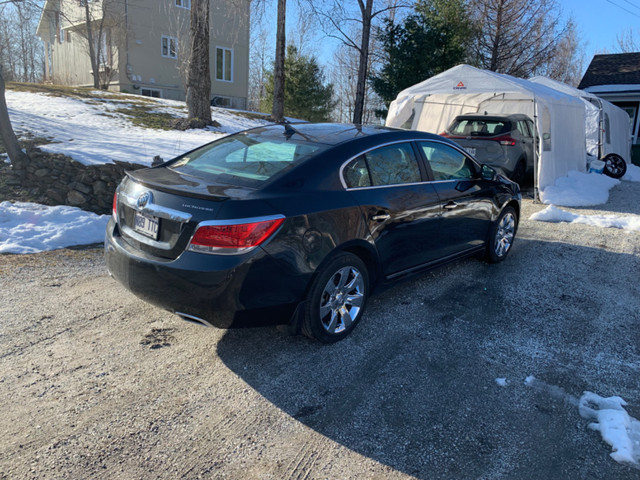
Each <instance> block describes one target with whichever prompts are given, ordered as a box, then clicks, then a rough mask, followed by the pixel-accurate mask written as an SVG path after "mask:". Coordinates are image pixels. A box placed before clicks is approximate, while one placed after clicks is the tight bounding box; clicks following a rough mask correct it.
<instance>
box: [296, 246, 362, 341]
mask: <svg viewBox="0 0 640 480" xmlns="http://www.w3.org/2000/svg"><path fill="white" fill-rule="evenodd" d="M368 296H369V272H368V270H367V266H366V265H365V263H364V262H363V261H362V260H361V259H360V258H359V257H358V256H356V255H354V254H352V253H348V252H344V253H341V254H339V255H337V256H336V257H334V258H332V259H331V260H330V261H329V262H328V263H327V264H326V265H324V266H323V267H321V269H320V270H319V271H318V274H317V275H316V277H315V278H314V280H313V281H312V284H311V288H310V289H309V293H308V295H307V303H306V307H305V313H304V318H303V320H302V333H303V334H305V335H306V336H307V337H310V338H313V339H315V340H318V341H320V342H322V343H334V342H337V341H338V340H342V339H343V338H344V337H346V336H347V335H349V333H351V331H352V330H353V329H354V328H355V327H356V325H357V324H358V322H359V321H360V318H362V312H363V311H364V307H365V304H366V302H367V298H368Z"/></svg>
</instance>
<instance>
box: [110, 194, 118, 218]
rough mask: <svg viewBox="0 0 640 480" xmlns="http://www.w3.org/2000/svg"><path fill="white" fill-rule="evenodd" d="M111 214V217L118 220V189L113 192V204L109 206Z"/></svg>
mask: <svg viewBox="0 0 640 480" xmlns="http://www.w3.org/2000/svg"><path fill="white" fill-rule="evenodd" d="M111 215H112V216H113V219H114V220H115V221H116V222H117V221H118V191H117V190H116V191H115V192H114V194H113V205H112V206H111Z"/></svg>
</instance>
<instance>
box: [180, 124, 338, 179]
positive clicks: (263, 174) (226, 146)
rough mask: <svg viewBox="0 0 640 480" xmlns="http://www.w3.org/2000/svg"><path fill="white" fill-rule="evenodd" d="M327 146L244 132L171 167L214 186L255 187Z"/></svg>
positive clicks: (191, 154) (184, 157) (182, 159)
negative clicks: (215, 184) (221, 184)
mask: <svg viewBox="0 0 640 480" xmlns="http://www.w3.org/2000/svg"><path fill="white" fill-rule="evenodd" d="M326 148H327V147H326V146H325V145H319V144H314V143H307V142H300V141H295V140H291V139H288V140H287V139H286V138H282V139H276V138H273V137H263V136H261V135H259V134H252V133H241V134H237V135H231V136H229V137H225V138H223V139H221V140H218V141H216V142H213V143H210V144H208V145H205V146H204V147H201V148H199V149H197V150H194V151H192V152H189V153H187V154H185V155H184V156H182V157H179V158H178V159H177V160H176V161H175V162H174V163H173V164H172V165H169V168H171V169H173V170H175V171H177V172H180V173H184V174H187V175H193V176H197V177H198V178H203V179H206V180H210V181H212V182H214V183H227V184H233V185H241V186H247V187H256V186H259V185H260V184H261V183H264V182H266V181H267V180H269V179H270V178H272V177H273V176H275V175H276V174H278V173H279V172H281V171H282V170H284V169H285V168H287V167H290V166H292V165H295V164H298V163H301V162H302V161H304V160H306V159H308V158H309V157H311V156H312V155H315V154H317V153H318V152H320V151H322V150H324V149H326Z"/></svg>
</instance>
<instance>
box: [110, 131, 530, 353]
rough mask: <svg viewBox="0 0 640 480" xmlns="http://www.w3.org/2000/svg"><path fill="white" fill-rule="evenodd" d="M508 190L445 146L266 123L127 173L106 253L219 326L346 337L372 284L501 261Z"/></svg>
mask: <svg viewBox="0 0 640 480" xmlns="http://www.w3.org/2000/svg"><path fill="white" fill-rule="evenodd" d="M520 200H521V196H520V191H519V188H518V185H517V184H515V183H513V182H511V181H509V180H507V179H505V178H503V177H501V176H498V175H497V174H496V172H495V171H494V170H492V169H491V168H489V167H487V166H481V165H478V164H477V163H476V162H475V161H474V160H473V159H472V158H470V157H469V156H468V155H467V154H466V153H465V152H464V151H463V150H461V149H460V147H458V146H457V145H456V144H454V143H453V142H451V141H449V140H447V139H445V138H442V137H439V136H437V135H432V134H428V133H423V132H414V131H406V130H394V129H390V128H384V127H364V126H353V125H339V124H298V125H291V124H285V125H271V126H266V127H260V128H255V129H252V130H248V131H244V132H241V133H237V134H234V135H230V136H228V137H225V138H222V139H220V140H217V141H214V142H212V143H209V144H207V145H205V146H203V147H200V148H197V149H195V150H193V151H191V152H188V153H186V154H184V155H181V156H179V157H177V158H175V159H173V160H170V161H169V162H167V163H165V164H163V165H161V166H158V167H154V168H149V169H143V170H136V171H134V172H129V173H128V174H127V177H126V178H125V179H124V180H123V181H122V183H121V184H120V186H119V187H118V189H117V191H116V194H115V196H114V200H113V217H112V219H111V220H110V222H109V225H108V226H107V232H106V238H105V257H106V261H107V265H108V268H109V271H110V273H111V274H112V275H113V276H114V277H115V278H117V279H118V280H119V281H120V282H122V283H123V284H124V285H125V286H126V287H127V288H128V289H129V290H131V291H132V292H133V293H135V294H136V295H138V296H139V297H140V298H143V299H144V300H147V301H149V302H151V303H153V304H155V305H158V306H160V307H163V308H165V309H167V310H170V311H171V312H174V313H176V314H177V315H179V316H180V317H182V318H184V319H186V320H190V321H195V322H197V323H200V324H203V325H208V326H217V327H221V328H231V327H241V326H252V325H268V324H286V323H289V325H290V327H291V328H292V329H293V330H295V331H302V332H303V333H304V334H306V335H308V336H310V337H312V338H315V339H317V340H319V341H321V342H334V341H336V340H340V339H342V338H344V337H345V336H346V335H347V334H348V333H350V332H351V330H353V328H354V327H355V326H356V324H357V323H358V321H359V320H360V318H361V317H362V313H363V311H364V308H365V305H366V302H367V298H368V297H369V295H370V294H371V292H372V290H373V289H374V288H375V287H378V286H381V285H385V284H388V283H390V282H391V281H394V280H397V279H400V278H405V277H407V276H409V275H412V274H415V273H418V272H421V271H424V270H425V269H428V268H432V267H435V266H437V265H441V264H443V263H446V262H449V261H451V260H454V259H457V258H461V257H465V256H469V255H473V254H483V255H484V257H485V259H486V260H488V261H489V262H499V261H501V260H503V259H504V258H505V257H506V256H507V254H508V253H509V251H510V249H511V245H512V242H513V240H514V236H515V234H516V230H517V225H518V217H519V215H520Z"/></svg>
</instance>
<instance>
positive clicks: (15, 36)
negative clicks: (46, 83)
mask: <svg viewBox="0 0 640 480" xmlns="http://www.w3.org/2000/svg"><path fill="white" fill-rule="evenodd" d="M41 11H42V9H41V8H40V5H38V4H37V3H36V2H32V1H28V0H27V1H19V2H18V1H11V2H6V3H4V4H2V3H1V2H0V63H2V64H3V66H4V78H5V80H15V81H23V82H35V81H38V80H39V79H40V78H41V76H42V65H43V55H42V49H41V47H40V44H39V41H38V39H37V37H36V36H35V35H34V34H33V32H34V31H35V29H36V26H37V24H38V20H39V19H40V14H41Z"/></svg>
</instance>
